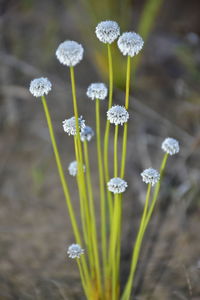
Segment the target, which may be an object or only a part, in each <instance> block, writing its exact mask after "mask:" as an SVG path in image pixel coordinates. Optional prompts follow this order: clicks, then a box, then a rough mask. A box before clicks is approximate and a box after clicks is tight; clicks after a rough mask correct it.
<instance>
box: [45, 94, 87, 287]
mask: <svg viewBox="0 0 200 300" xmlns="http://www.w3.org/2000/svg"><path fill="white" fill-rule="evenodd" d="M42 104H43V107H44V112H45V116H46V120H47V124H48V128H49V134H50V138H51V143H52V146H53V151H54V155H55V159H56V164H57V168H58V173H59V176H60V181H61V184H62V188H63V192H64V195H65V200H66V204H67V207H68V211H69V216H70V220H71V224H72V229H73V232H74V236H75V239H76V242H77V243H78V244H80V245H81V244H82V241H81V237H80V232H79V229H78V225H77V222H76V218H75V214H74V209H73V207H72V204H71V198H70V194H69V189H68V185H67V182H66V178H65V175H64V171H63V167H62V163H61V159H60V154H59V151H58V147H57V143H56V140H55V135H54V130H53V125H52V121H51V116H50V113H49V109H48V105H47V102H46V99H45V97H44V96H43V97H42ZM82 264H83V269H84V275H85V277H86V280H87V281H89V273H88V268H87V264H86V260H85V258H83V259H82Z"/></svg>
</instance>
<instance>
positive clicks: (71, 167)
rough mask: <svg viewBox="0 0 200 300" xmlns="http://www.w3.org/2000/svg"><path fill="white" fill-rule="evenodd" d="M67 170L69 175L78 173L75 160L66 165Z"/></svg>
mask: <svg viewBox="0 0 200 300" xmlns="http://www.w3.org/2000/svg"><path fill="white" fill-rule="evenodd" d="M68 171H69V174H70V175H71V176H76V175H77V173H78V163H77V161H76V160H74V161H72V162H71V163H70V164H69V166H68ZM83 172H85V166H83Z"/></svg>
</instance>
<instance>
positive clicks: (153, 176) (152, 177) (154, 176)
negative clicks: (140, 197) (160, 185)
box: [141, 168, 160, 186]
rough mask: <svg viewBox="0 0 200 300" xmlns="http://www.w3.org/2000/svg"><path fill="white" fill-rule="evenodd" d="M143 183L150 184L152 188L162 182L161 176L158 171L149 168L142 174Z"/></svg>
mask: <svg viewBox="0 0 200 300" xmlns="http://www.w3.org/2000/svg"><path fill="white" fill-rule="evenodd" d="M141 176H142V181H144V182H145V183H147V184H148V183H150V184H151V185H152V186H153V185H154V184H156V183H157V182H158V181H159V180H160V174H159V173H158V171H157V170H155V169H152V168H149V169H146V170H144V171H143V172H142V173H141Z"/></svg>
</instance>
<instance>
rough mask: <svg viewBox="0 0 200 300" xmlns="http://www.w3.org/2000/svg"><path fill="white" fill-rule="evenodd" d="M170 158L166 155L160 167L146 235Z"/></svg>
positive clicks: (147, 219) (146, 224)
mask: <svg viewBox="0 0 200 300" xmlns="http://www.w3.org/2000/svg"><path fill="white" fill-rule="evenodd" d="M168 156H169V155H168V154H167V153H165V154H164V156H163V160H162V163H161V167H160V180H159V181H158V183H157V184H156V187H155V190H154V193H153V199H152V202H151V204H150V207H149V211H148V214H147V217H146V220H145V225H144V233H145V230H146V228H147V226H148V224H149V221H150V219H151V216H152V213H153V211H154V207H155V205H156V202H157V199H158V194H159V191H160V185H161V182H162V178H163V174H164V171H165V167H166V163H167V159H168Z"/></svg>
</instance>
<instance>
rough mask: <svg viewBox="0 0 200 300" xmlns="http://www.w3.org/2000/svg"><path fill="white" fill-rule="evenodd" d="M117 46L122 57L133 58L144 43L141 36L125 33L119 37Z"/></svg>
mask: <svg viewBox="0 0 200 300" xmlns="http://www.w3.org/2000/svg"><path fill="white" fill-rule="evenodd" d="M117 45H118V47H119V50H120V51H121V52H122V54H123V55H129V56H131V57H133V56H134V55H136V54H138V53H139V52H140V50H141V49H142V47H143V45H144V41H143V39H142V38H141V36H140V35H139V34H137V33H135V32H125V33H123V34H122V35H121V36H120V37H119V39H118V41H117Z"/></svg>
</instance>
